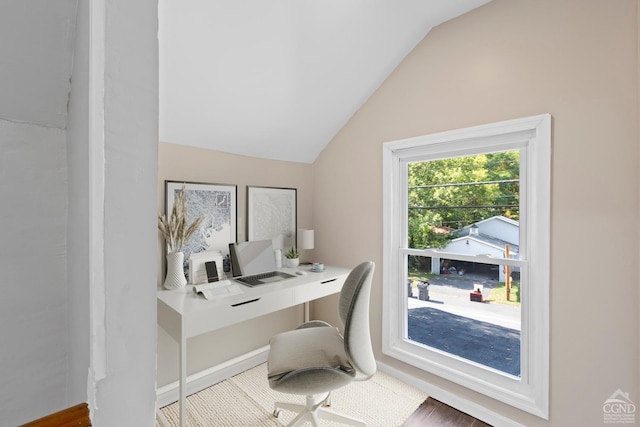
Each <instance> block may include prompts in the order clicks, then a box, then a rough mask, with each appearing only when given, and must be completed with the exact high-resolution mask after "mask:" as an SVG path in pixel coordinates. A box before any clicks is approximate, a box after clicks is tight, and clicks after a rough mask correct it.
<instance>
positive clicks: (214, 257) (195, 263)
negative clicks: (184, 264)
mask: <svg viewBox="0 0 640 427" xmlns="http://www.w3.org/2000/svg"><path fill="white" fill-rule="evenodd" d="M222 259H223V257H222V252H220V251H204V252H195V253H192V254H191V256H190V257H189V283H191V284H192V285H199V284H201V283H208V282H209V280H208V274H207V263H208V262H215V263H216V270H217V277H218V278H219V279H222V278H224V271H223V269H222V262H223V261H222Z"/></svg>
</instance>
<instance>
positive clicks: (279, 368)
mask: <svg viewBox="0 0 640 427" xmlns="http://www.w3.org/2000/svg"><path fill="white" fill-rule="evenodd" d="M374 268H375V264H374V263H373V262H371V261H367V262H363V263H362V264H360V265H358V266H357V267H356V268H354V269H353V270H352V271H351V273H349V275H348V276H347V279H346V280H345V282H344V285H343V286H342V290H341V292H340V300H339V304H338V311H339V314H340V320H341V321H342V323H343V324H344V337H343V336H342V335H340V332H339V331H338V328H335V327H332V326H331V325H329V324H328V323H326V322H323V321H310V322H307V323H304V324H302V325H300V326H299V327H298V328H297V329H295V330H293V331H288V332H283V333H281V334H278V335H276V336H274V337H273V338H271V341H270V345H271V349H270V351H269V358H268V361H267V365H268V371H269V373H268V377H269V386H270V387H271V388H272V389H273V390H276V391H280V392H283V393H290V394H298V395H305V396H307V400H306V404H305V405H298V404H293V403H283V402H276V403H275V410H274V416H276V417H277V416H278V415H279V413H280V411H281V410H282V409H286V410H290V411H294V412H299V414H298V416H297V417H296V418H295V419H294V420H293V421H292V422H291V423H290V424H289V427H293V426H299V425H301V424H302V423H304V422H305V421H310V422H311V424H312V425H313V426H316V427H319V426H320V421H319V419H320V418H323V419H326V420H330V421H336V422H341V423H344V424H350V425H354V426H363V427H364V426H366V424H365V423H364V422H363V421H360V420H357V419H354V418H350V417H347V416H345V415H341V414H338V413H336V412H333V411H331V410H329V409H327V408H326V407H325V405H327V404H328V402H329V396H330V393H331V391H332V390H335V389H338V388H340V387H344V386H345V385H347V384H349V383H350V382H351V381H362V380H367V379H369V378H371V377H372V376H373V374H374V373H375V372H376V361H375V358H374V355H373V349H372V348H371V336H370V332H369V296H370V293H371V279H372V276H373V271H374Z"/></svg>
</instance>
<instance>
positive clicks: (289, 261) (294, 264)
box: [287, 258, 300, 268]
mask: <svg viewBox="0 0 640 427" xmlns="http://www.w3.org/2000/svg"><path fill="white" fill-rule="evenodd" d="M298 264H300V258H287V267H291V268H295V267H297V266H298Z"/></svg>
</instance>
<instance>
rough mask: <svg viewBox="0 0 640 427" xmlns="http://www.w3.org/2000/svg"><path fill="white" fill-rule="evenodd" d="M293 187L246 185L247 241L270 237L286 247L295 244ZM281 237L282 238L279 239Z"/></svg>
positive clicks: (294, 196)
mask: <svg viewBox="0 0 640 427" xmlns="http://www.w3.org/2000/svg"><path fill="white" fill-rule="evenodd" d="M296 225H297V190H296V189H295V188H274V187H253V186H248V187H247V240H274V239H278V241H279V243H278V244H276V245H275V246H276V247H277V246H281V247H280V248H277V249H286V248H290V247H292V246H296ZM280 239H282V240H280Z"/></svg>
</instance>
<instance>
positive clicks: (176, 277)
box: [164, 252, 187, 289]
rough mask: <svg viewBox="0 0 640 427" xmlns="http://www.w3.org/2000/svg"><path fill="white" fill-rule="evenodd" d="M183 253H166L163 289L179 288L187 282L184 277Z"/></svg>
mask: <svg viewBox="0 0 640 427" xmlns="http://www.w3.org/2000/svg"><path fill="white" fill-rule="evenodd" d="M183 262H184V254H183V253H182V252H169V253H168V254H167V277H166V278H165V280H164V288H165V289H180V288H184V287H185V286H186V284H187V278H186V277H184V267H183V265H182V264H183Z"/></svg>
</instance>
